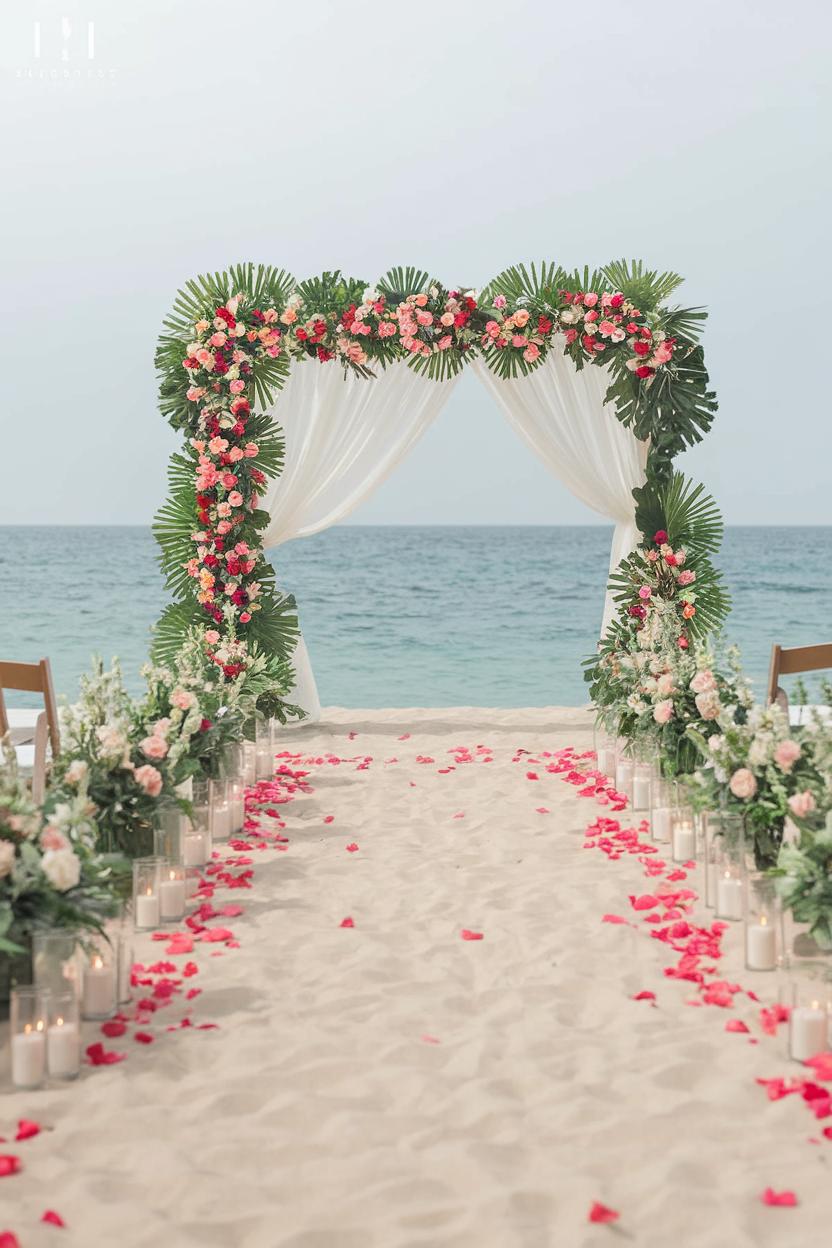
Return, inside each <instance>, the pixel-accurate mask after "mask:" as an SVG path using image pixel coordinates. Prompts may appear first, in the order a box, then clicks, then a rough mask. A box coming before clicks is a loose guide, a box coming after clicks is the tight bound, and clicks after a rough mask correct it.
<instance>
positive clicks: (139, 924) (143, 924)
mask: <svg viewBox="0 0 832 1248" xmlns="http://www.w3.org/2000/svg"><path fill="white" fill-rule="evenodd" d="M165 861H166V860H165V859H162V858H158V857H156V856H155V855H154V857H152V858H134V859H133V921H134V923H135V925H136V931H139V932H148V931H153V929H154V928H156V927H158V926H159V919H160V911H159V878H160V872H161V868H162V864H163V863H164V862H165Z"/></svg>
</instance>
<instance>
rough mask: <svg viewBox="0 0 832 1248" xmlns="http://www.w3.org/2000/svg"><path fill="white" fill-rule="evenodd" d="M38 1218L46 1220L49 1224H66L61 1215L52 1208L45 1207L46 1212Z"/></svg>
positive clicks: (42, 1220)
mask: <svg viewBox="0 0 832 1248" xmlns="http://www.w3.org/2000/svg"><path fill="white" fill-rule="evenodd" d="M40 1220H41V1222H47V1223H48V1224H49V1225H50V1226H66V1222H64V1220H63V1218H62V1217H61V1215H60V1214H59V1213H56V1212H55V1210H54V1209H47V1210H46V1212H45V1213H43V1214H42V1215H41V1219H40Z"/></svg>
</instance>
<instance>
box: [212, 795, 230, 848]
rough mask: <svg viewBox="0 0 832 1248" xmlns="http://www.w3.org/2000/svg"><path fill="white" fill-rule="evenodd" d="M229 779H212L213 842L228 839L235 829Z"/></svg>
mask: <svg viewBox="0 0 832 1248" xmlns="http://www.w3.org/2000/svg"><path fill="white" fill-rule="evenodd" d="M230 790H231V785H230V783H229V781H228V780H212V781H211V784H210V807H211V810H210V820H211V842H212V844H213V843H215V842H217V841H227V840H228V838H229V836H231V835H232V833H233V831H234V829H233V827H232V823H233V817H234V816H233V811H232V809H231V799H230Z"/></svg>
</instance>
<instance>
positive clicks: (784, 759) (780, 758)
mask: <svg viewBox="0 0 832 1248" xmlns="http://www.w3.org/2000/svg"><path fill="white" fill-rule="evenodd" d="M800 753H801V750H800V746H799V745H798V744H797V742H796V741H792V740H791V738H787V739H786V740H785V741H781V742H780V744H779V745H778V747H777V749H776V750H775V751H774V761H775V763H776V764H777V766H778V767H779V768H780V770H781V771H791V769H792V767H794V765H795V763H796V762H797V760H798V759H799V758H800Z"/></svg>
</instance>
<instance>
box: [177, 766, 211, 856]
mask: <svg viewBox="0 0 832 1248" xmlns="http://www.w3.org/2000/svg"><path fill="white" fill-rule="evenodd" d="M201 796H202V795H201V794H200V797H201ZM192 810H193V815H192V817H191V820H190V823H189V824H188V828H187V831H186V833H185V836H184V839H183V842H182V866H183V867H185V869H186V870H188V871H194V870H196V871H200V870H201V869H202V868H203V867H204V866H205V864H206V862H207V861H208V859H209V858H210V857H211V808H210V806H209V804H208V791H207V784H206V789H205V800H204V802H203V801H199V800H197V799H196V797H195V798H194V803H193V807H192Z"/></svg>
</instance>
